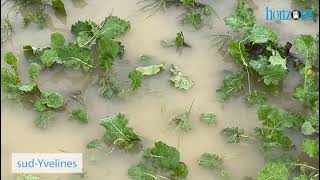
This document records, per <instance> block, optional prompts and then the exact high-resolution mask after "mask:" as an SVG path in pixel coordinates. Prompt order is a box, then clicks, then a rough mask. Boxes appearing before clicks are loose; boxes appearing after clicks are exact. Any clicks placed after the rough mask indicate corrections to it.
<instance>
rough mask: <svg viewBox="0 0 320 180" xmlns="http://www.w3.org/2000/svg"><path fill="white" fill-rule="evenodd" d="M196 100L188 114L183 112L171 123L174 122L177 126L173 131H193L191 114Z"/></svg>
mask: <svg viewBox="0 0 320 180" xmlns="http://www.w3.org/2000/svg"><path fill="white" fill-rule="evenodd" d="M193 103H194V100H193V101H192V103H191V105H190V108H189V110H188V111H187V112H183V113H181V114H179V115H177V116H176V117H174V118H173V119H172V120H170V122H171V121H172V122H174V123H175V124H176V128H175V129H174V130H173V132H174V131H175V130H176V129H178V128H180V129H181V130H182V131H184V132H189V131H191V130H192V124H191V122H190V114H191V109H192V106H193Z"/></svg>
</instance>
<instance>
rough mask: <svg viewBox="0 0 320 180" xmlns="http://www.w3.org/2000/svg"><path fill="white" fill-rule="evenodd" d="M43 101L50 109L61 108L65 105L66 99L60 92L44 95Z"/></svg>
mask: <svg viewBox="0 0 320 180" xmlns="http://www.w3.org/2000/svg"><path fill="white" fill-rule="evenodd" d="M42 101H43V103H44V104H46V105H47V106H48V107H50V108H55V109H56V108H60V107H62V106H63V105H64V97H63V95H61V94H60V93H58V92H47V93H44V95H43V98H42Z"/></svg>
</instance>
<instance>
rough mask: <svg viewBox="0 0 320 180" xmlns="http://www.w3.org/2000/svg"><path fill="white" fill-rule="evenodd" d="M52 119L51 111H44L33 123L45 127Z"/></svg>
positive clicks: (41, 127) (38, 126)
mask: <svg viewBox="0 0 320 180" xmlns="http://www.w3.org/2000/svg"><path fill="white" fill-rule="evenodd" d="M53 119H54V117H53V112H52V111H45V112H43V113H42V114H41V115H40V116H39V117H38V118H37V119H35V121H34V124H35V126H36V127H37V128H40V129H46V128H48V127H49V124H50V123H51V121H52V120H53Z"/></svg>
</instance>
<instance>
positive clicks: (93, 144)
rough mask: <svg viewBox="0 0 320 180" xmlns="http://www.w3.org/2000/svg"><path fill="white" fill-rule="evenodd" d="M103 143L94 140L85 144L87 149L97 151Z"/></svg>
mask: <svg viewBox="0 0 320 180" xmlns="http://www.w3.org/2000/svg"><path fill="white" fill-rule="evenodd" d="M104 145H105V143H104V142H103V141H102V140H100V139H94V140H92V141H90V142H89V143H88V144H87V146H86V147H87V149H99V148H102V147H103V146H104Z"/></svg>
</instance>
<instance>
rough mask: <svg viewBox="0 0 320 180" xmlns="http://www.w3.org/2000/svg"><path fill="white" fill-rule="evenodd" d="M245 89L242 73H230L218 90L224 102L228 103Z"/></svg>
mask: <svg viewBox="0 0 320 180" xmlns="http://www.w3.org/2000/svg"><path fill="white" fill-rule="evenodd" d="M243 88H244V76H243V75H242V74H240V73H228V74H227V75H226V76H225V77H224V80H223V85H222V87H220V88H219V89H218V90H216V91H217V92H218V94H219V96H220V99H221V100H222V101H228V100H229V99H231V98H232V97H234V96H236V95H238V94H239V93H240V91H241V90H242V89H243Z"/></svg>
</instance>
